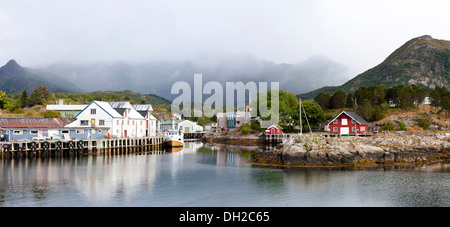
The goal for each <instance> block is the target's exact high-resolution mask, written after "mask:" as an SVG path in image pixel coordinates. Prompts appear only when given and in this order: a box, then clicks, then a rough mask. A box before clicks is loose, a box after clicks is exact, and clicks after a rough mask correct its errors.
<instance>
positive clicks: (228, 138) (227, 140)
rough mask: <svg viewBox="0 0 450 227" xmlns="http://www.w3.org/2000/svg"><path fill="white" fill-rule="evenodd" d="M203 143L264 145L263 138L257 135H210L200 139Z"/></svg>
mask: <svg viewBox="0 0 450 227" xmlns="http://www.w3.org/2000/svg"><path fill="white" fill-rule="evenodd" d="M200 141H201V142H203V143H223V144H234V145H262V144H264V138H263V137H261V136H258V135H254V134H249V135H241V134H233V135H226V134H210V135H207V136H204V137H202V138H201V139H200Z"/></svg>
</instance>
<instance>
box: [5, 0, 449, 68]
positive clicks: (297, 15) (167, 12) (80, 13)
mask: <svg viewBox="0 0 450 227" xmlns="http://www.w3.org/2000/svg"><path fill="white" fill-rule="evenodd" d="M449 9H450V1H448V0H427V1H417V0H376V1H372V0H370V1H369V0H292V1H283V0H276V1H265V0H245V1H244V0H220V1H219V0H189V1H186V0H179V1H174V0H161V1H150V0H127V1H125V0H89V1H87V0H76V1H75V0H39V1H36V0H0V28H1V32H0V65H2V64H3V63H6V62H7V61H8V60H9V59H12V58H14V59H16V60H17V61H18V62H19V63H20V64H21V65H23V66H30V67H32V66H39V65H42V64H50V63H58V62H65V61H69V62H80V61H81V62H90V61H109V60H124V61H128V62H146V61H155V60H189V59H196V58H199V57H204V56H208V55H211V54H213V55H214V54H217V53H221V54H242V53H244V54H251V55H254V56H256V57H258V58H262V59H265V60H269V61H274V62H276V63H298V62H301V61H305V60H307V59H308V58H309V57H311V56H314V55H322V56H326V57H328V58H330V59H333V60H335V61H337V62H340V63H342V64H344V65H345V66H347V67H348V68H349V71H350V73H354V74H355V75H352V76H356V74H357V73H361V72H363V71H365V70H367V69H369V68H371V67H374V66H375V65H377V64H379V63H380V62H381V61H383V60H384V59H385V58H386V57H387V56H388V55H389V54H390V53H392V52H393V51H394V50H395V49H396V48H398V47H399V46H401V45H402V44H404V43H405V42H406V41H408V40H410V39H412V38H414V37H417V36H422V35H425V34H428V35H431V36H433V37H434V38H438V39H446V40H450V29H449V25H450V13H449V12H448V10H449ZM2 62H3V63H2Z"/></svg>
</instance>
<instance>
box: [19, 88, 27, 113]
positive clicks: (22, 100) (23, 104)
mask: <svg viewBox="0 0 450 227" xmlns="http://www.w3.org/2000/svg"><path fill="white" fill-rule="evenodd" d="M28 103H29V101H28V92H27V90H26V89H25V90H23V92H22V96H20V108H25V107H27V106H28Z"/></svg>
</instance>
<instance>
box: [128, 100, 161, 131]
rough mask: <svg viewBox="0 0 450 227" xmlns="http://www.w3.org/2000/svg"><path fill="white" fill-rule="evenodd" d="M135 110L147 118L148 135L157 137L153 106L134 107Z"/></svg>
mask: <svg viewBox="0 0 450 227" xmlns="http://www.w3.org/2000/svg"><path fill="white" fill-rule="evenodd" d="M133 108H134V109H135V110H136V111H137V112H138V113H139V114H141V116H143V117H144V118H145V126H146V135H147V136H156V117H155V116H153V115H152V112H153V108H152V105H149V104H145V105H133Z"/></svg>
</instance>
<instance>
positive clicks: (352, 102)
mask: <svg viewBox="0 0 450 227" xmlns="http://www.w3.org/2000/svg"><path fill="white" fill-rule="evenodd" d="M345 107H347V108H353V107H355V96H354V95H353V93H349V94H348V95H347V99H346V100H345Z"/></svg>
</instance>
